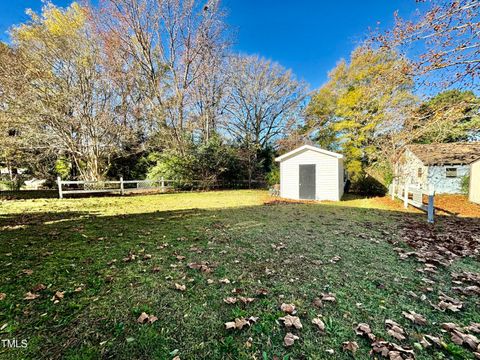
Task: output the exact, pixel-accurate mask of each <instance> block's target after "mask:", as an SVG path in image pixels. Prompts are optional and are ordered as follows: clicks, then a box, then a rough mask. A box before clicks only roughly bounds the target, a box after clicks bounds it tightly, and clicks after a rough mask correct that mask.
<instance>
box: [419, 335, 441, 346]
mask: <svg viewBox="0 0 480 360" xmlns="http://www.w3.org/2000/svg"><path fill="white" fill-rule="evenodd" d="M424 338H425V339H427V340H429V341H431V342H433V343H434V344H435V345H437V346H439V347H442V339H440V338H439V337H436V336H432V335H424ZM422 346H423V345H422Z"/></svg>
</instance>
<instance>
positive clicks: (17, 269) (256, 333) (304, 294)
mask: <svg viewBox="0 0 480 360" xmlns="http://www.w3.org/2000/svg"><path fill="white" fill-rule="evenodd" d="M267 197H268V196H267V194H266V192H262V191H248V190H241V191H225V192H208V193H207V192H206V193H183V194H165V195H149V196H130V197H103V198H88V199H64V200H56V199H43V200H17V201H4V202H0V244H1V248H0V253H1V257H0V271H1V279H0V293H4V294H5V295H6V296H5V298H4V299H3V300H0V329H1V330H0V339H13V338H15V339H19V340H21V339H28V347H26V348H22V349H6V348H1V347H0V358H2V359H3V358H5V359H19V358H28V359H30V358H31V359H33V358H35V359H38V358H65V359H90V358H91V359H98V358H105V359H110V358H111V359H113V358H115V359H172V358H174V357H175V356H179V357H180V358H181V359H182V360H183V359H225V358H226V359H252V358H256V359H274V358H278V359H283V358H288V359H307V358H308V359H326V358H328V359H349V358H351V355H350V353H348V352H344V351H343V350H342V342H344V341H350V340H351V341H357V342H358V344H359V346H360V349H359V350H358V351H357V353H356V358H358V359H367V358H369V355H368V353H369V351H370V345H369V343H368V342H367V340H366V339H363V338H360V337H359V336H357V335H355V332H354V328H355V326H356V324H358V323H360V322H365V323H368V324H370V326H371V328H372V330H373V332H374V333H375V334H376V335H377V336H380V337H383V338H384V339H386V340H388V341H392V342H396V343H398V344H402V345H405V346H407V345H409V346H414V343H416V342H418V341H419V339H421V335H422V334H431V335H437V336H442V337H443V339H444V341H445V343H446V346H445V347H444V348H443V349H442V350H440V349H434V348H430V349H428V350H420V349H417V348H416V347H415V354H416V357H417V359H446V358H458V359H462V358H465V359H471V358H472V359H473V353H472V352H470V351H468V350H466V349H464V348H462V347H460V346H457V345H454V344H452V343H451V342H450V336H448V335H447V334H445V333H442V332H441V331H440V324H441V323H443V322H454V323H457V324H459V325H468V324H469V322H471V321H472V322H480V311H479V305H478V300H479V299H478V297H463V296H459V295H458V294H457V293H455V292H453V291H452V290H451V287H452V283H451V272H452V271H459V270H462V269H464V270H469V271H474V272H480V265H479V263H478V261H476V260H474V259H472V258H468V259H467V258H465V259H458V260H456V261H455V262H454V263H453V264H452V265H451V266H450V267H449V268H448V269H443V268H440V269H439V272H438V274H434V275H432V276H431V278H432V279H433V280H434V281H435V284H434V285H431V286H432V287H433V288H434V291H432V292H425V291H424V288H425V283H424V282H422V280H421V278H422V277H423V276H424V275H420V274H419V273H418V272H417V268H419V267H421V265H419V263H418V262H417V261H416V260H414V259H409V260H400V259H399V257H398V255H397V253H396V252H395V251H394V250H393V248H394V247H398V246H406V245H404V244H400V245H399V244H396V245H394V244H391V242H395V241H397V240H399V239H400V227H401V225H402V223H404V222H405V221H408V220H409V219H410V218H412V217H422V218H423V217H424V215H423V214H411V213H405V212H400V211H395V210H391V209H389V208H388V207H387V206H385V205H381V204H382V203H381V202H376V200H375V199H357V200H350V201H344V202H341V203H323V204H275V205H264V201H265V200H266V199H267ZM440 221H441V220H440ZM165 245H167V246H165ZM272 245H273V246H272ZM132 255H135V258H133V256H132ZM150 256H151V257H150ZM177 256H178V258H177ZM335 256H339V257H340V258H341V259H340V260H339V261H337V262H335V261H333V262H331V261H330V260H331V259H332V258H334V257H335ZM183 257H185V258H183ZM126 258H128V259H126ZM126 260H128V261H126ZM202 262H208V268H209V269H211V270H212V272H210V273H208V272H201V271H199V270H198V269H191V268H189V267H188V266H187V264H189V263H202ZM29 270H31V271H32V272H30V271H29ZM209 279H210V281H207V280H209ZM221 279H229V280H230V283H223V282H220V281H219V280H221ZM38 284H43V285H45V286H46V289H44V290H38V289H37V290H36V291H34V287H35V286H36V285H38ZM175 284H179V285H185V286H186V290H185V291H180V290H177V289H175ZM235 289H236V290H235ZM262 289H264V290H267V291H266V292H264V294H263V295H259V294H258V292H259V291H260V292H261V290H262ZM76 290H77V291H76ZM29 291H30V292H33V293H35V294H38V295H40V296H39V297H38V298H36V299H34V300H25V299H24V297H25V294H26V293H27V292H29ZM57 291H60V292H64V294H63V298H60V299H59V298H55V297H54V294H55V293H56V292H57ZM440 291H443V292H445V293H447V294H450V295H451V296H454V297H457V298H461V299H462V301H464V304H465V305H464V309H462V311H460V312H458V313H451V312H441V311H439V310H435V309H434V308H433V307H432V306H431V305H430V304H429V300H430V301H431V302H432V303H437V302H438V294H439V292H440ZM329 292H330V293H334V294H335V296H336V302H335V303H328V302H324V306H323V307H322V308H318V307H316V306H314V304H313V302H314V299H315V298H317V297H319V296H321V293H329ZM409 292H414V293H416V294H418V295H419V296H420V295H421V294H423V293H425V294H426V296H427V299H426V300H421V299H420V297H419V298H413V297H412V296H411V294H409ZM239 296H244V297H253V298H255V300H254V301H253V302H251V303H249V304H247V305H245V304H242V303H237V304H233V305H232V304H226V303H224V301H223V299H224V298H227V297H239ZM52 298H53V300H55V299H56V300H59V301H52ZM282 303H293V304H295V306H296V308H297V311H298V313H297V316H299V317H300V319H301V321H302V324H303V329H301V330H294V331H293V332H294V333H295V334H296V335H298V336H299V337H300V339H299V340H297V341H296V342H295V344H294V345H293V346H291V347H289V348H286V347H285V346H284V345H283V338H284V336H285V334H286V333H287V331H286V329H285V327H284V325H283V323H282V322H281V321H279V320H278V318H280V317H282V316H283V315H284V314H283V312H282V311H281V310H280V305H281V304H282ZM408 310H414V311H415V312H417V313H420V314H422V315H424V316H425V317H426V318H427V320H428V324H427V325H425V326H418V325H413V324H412V323H411V322H410V321H409V320H407V319H405V318H404V317H403V316H402V311H408ZM142 312H146V313H148V314H152V315H155V316H157V317H158V320H157V321H156V322H154V323H153V324H139V323H138V322H137V318H138V317H139V315H140V314H141V313H142ZM319 314H321V315H322V319H323V321H324V322H325V324H326V333H325V334H321V333H320V332H319V331H318V330H317V329H316V328H315V326H314V325H313V324H312V323H311V320H312V319H313V318H314V317H315V316H316V315H319ZM250 316H255V317H258V318H259V319H258V321H257V322H256V323H255V324H252V326H250V327H245V328H243V329H242V330H231V329H230V330H226V329H225V326H224V323H225V322H227V321H232V320H234V319H235V318H242V317H246V318H248V317H250ZM385 319H392V320H394V321H396V322H398V323H399V324H400V325H401V326H402V327H403V328H404V329H405V331H406V332H407V333H408V337H407V339H406V340H403V341H398V340H395V339H393V338H392V337H391V336H389V335H388V334H387V332H386V330H385V326H384V321H385ZM328 349H333V350H334V354H333V355H330V354H328V353H327V352H326V350H328Z"/></svg>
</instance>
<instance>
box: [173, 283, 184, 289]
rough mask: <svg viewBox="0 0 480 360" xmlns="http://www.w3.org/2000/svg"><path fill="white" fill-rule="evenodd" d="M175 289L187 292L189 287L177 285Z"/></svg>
mask: <svg viewBox="0 0 480 360" xmlns="http://www.w3.org/2000/svg"><path fill="white" fill-rule="evenodd" d="M175 289H177V290H180V291H185V290H187V287H186V286H185V285H180V284H177V283H175Z"/></svg>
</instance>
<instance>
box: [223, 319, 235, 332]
mask: <svg viewBox="0 0 480 360" xmlns="http://www.w3.org/2000/svg"><path fill="white" fill-rule="evenodd" d="M225 328H226V329H227V330H228V329H235V321H228V322H226V323H225Z"/></svg>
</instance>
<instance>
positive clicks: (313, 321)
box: [312, 317, 325, 333]
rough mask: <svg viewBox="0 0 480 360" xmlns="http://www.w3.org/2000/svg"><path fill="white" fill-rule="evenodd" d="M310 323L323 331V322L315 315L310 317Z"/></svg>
mask: <svg viewBox="0 0 480 360" xmlns="http://www.w3.org/2000/svg"><path fill="white" fill-rule="evenodd" d="M312 324H314V325H317V327H318V330H320V332H321V333H324V332H325V323H324V322H323V321H322V319H320V318H318V317H316V318H314V319H312Z"/></svg>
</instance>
